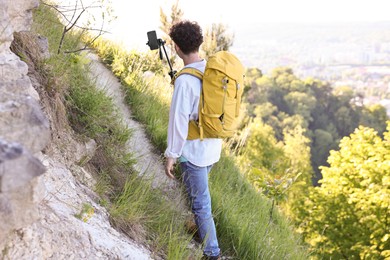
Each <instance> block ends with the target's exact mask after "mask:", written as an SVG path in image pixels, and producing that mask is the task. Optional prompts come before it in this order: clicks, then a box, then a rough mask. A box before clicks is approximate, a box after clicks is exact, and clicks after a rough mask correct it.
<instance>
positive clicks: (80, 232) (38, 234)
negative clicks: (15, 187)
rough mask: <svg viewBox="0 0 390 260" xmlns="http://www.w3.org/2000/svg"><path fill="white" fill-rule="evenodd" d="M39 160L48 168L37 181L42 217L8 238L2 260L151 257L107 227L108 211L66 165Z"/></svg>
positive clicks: (45, 158) (44, 158)
mask: <svg viewBox="0 0 390 260" xmlns="http://www.w3.org/2000/svg"><path fill="white" fill-rule="evenodd" d="M40 159H41V161H42V162H43V164H44V165H45V167H46V168H47V171H46V173H45V174H44V175H42V177H39V178H40V179H42V180H41V181H42V182H43V183H44V184H45V186H46V193H45V195H44V199H43V201H42V203H40V204H39V213H40V219H39V221H36V222H34V223H33V224H32V225H29V226H26V227H24V228H21V229H19V230H18V231H17V232H15V233H14V234H12V235H11V236H9V237H8V239H7V241H6V246H5V247H4V250H3V251H4V252H6V253H5V254H4V255H3V259H137V260H138V259H140V260H141V259H151V258H150V253H149V252H148V251H147V250H146V249H145V248H142V247H141V246H139V245H136V244H135V243H134V242H132V241H131V240H130V239H129V238H128V237H126V236H124V235H123V234H121V233H119V232H118V231H117V230H115V229H114V228H112V227H111V225H110V222H109V215H108V213H107V210H106V209H105V208H104V207H102V206H100V205H99V204H97V203H96V202H95V201H94V200H93V199H92V198H91V197H93V195H92V194H93V191H91V190H90V189H89V188H88V187H86V186H85V185H82V184H80V183H79V182H78V181H77V180H76V179H75V178H74V177H73V174H72V172H70V170H69V169H68V168H67V166H66V165H64V164H62V163H60V162H58V161H57V160H55V159H53V158H51V157H48V156H47V155H43V154H42V155H41V156H40ZM75 167H77V166H75ZM79 168H80V167H79ZM79 170H81V169H79ZM0 207H2V205H1V201H0Z"/></svg>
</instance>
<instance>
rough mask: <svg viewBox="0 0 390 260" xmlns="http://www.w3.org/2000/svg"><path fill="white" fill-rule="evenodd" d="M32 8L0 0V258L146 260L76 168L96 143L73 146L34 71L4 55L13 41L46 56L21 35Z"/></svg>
mask: <svg viewBox="0 0 390 260" xmlns="http://www.w3.org/2000/svg"><path fill="white" fill-rule="evenodd" d="M37 5H38V0H13V1H11V0H0V258H1V259H150V258H151V257H150V255H151V253H150V252H148V250H146V249H145V248H143V247H142V246H141V245H137V244H136V243H134V242H133V241H132V240H130V239H129V238H128V237H126V236H124V235H123V234H121V233H120V232H118V231H117V230H115V229H114V228H113V227H112V226H111V225H110V221H109V215H108V212H107V211H106V209H105V208H103V207H102V206H100V205H99V204H98V203H97V202H96V201H97V196H96V194H95V193H94V192H93V186H94V183H95V181H94V179H93V178H92V176H91V174H90V173H88V171H87V170H86V169H84V168H83V167H82V166H80V165H78V164H77V162H78V161H80V160H81V158H83V160H84V159H85V158H91V157H92V155H93V153H94V151H95V149H96V144H95V142H94V141H93V140H89V141H86V142H85V143H79V142H77V141H75V139H74V138H73V137H72V133H71V130H70V128H69V127H68V126H66V125H65V124H64V125H61V123H59V122H60V121H61V120H59V119H58V117H59V114H61V113H62V114H64V111H63V110H64V109H63V107H61V106H60V105H59V104H55V105H54V108H53V104H50V102H52V101H50V100H49V99H48V95H49V94H48V93H45V90H44V89H45V88H44V87H43V86H40V80H39V79H37V78H36V77H35V76H36V74H37V73H36V72H34V68H31V66H28V65H27V64H26V63H25V62H23V61H21V60H20V58H19V57H18V56H17V55H15V53H13V52H12V51H11V49H15V45H16V44H15V42H16V41H15V40H14V38H15V37H16V38H17V39H18V41H19V42H21V43H22V45H23V44H24V43H30V44H31V45H28V46H21V49H27V50H28V51H29V53H32V52H33V49H37V50H38V51H37V52H36V53H39V54H38V56H39V57H38V58H39V59H40V58H45V57H47V55H48V52H47V50H46V52H44V51H42V49H44V47H45V44H43V45H41V44H40V43H42V42H43V43H45V40H44V39H43V38H42V37H40V36H37V35H33V34H31V33H28V32H24V31H28V30H29V29H30V26H31V23H32V9H33V8H35V7H36V6H37ZM19 32H20V33H19ZM42 46H43V47H42ZM10 47H11V48H10ZM46 48H47V46H46ZM27 56H28V55H27ZM22 57H24V56H22ZM24 60H28V57H26V59H25V58H24ZM29 65H31V64H30V63H29ZM34 75H35V76H34ZM29 76H30V77H29ZM37 90H38V91H37ZM52 99H53V100H55V99H56V98H55V97H52Z"/></svg>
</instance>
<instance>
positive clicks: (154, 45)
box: [146, 31, 176, 79]
mask: <svg viewBox="0 0 390 260" xmlns="http://www.w3.org/2000/svg"><path fill="white" fill-rule="evenodd" d="M164 44H165V41H163V40H162V39H157V34H156V31H150V32H148V42H147V43H146V45H149V47H150V49H151V50H156V49H158V50H159V54H160V60H162V59H163V54H162V51H161V46H162V48H163V50H164V53H165V57H166V58H167V61H168V65H169V68H170V69H171V71H170V72H169V73H168V75H169V76H170V77H171V79H172V78H173V76H174V75H175V74H176V71H175V70H173V69H172V65H171V62H170V60H169V58H168V54H167V51H166V49H165V46H164Z"/></svg>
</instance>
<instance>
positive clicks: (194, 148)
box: [164, 60, 222, 167]
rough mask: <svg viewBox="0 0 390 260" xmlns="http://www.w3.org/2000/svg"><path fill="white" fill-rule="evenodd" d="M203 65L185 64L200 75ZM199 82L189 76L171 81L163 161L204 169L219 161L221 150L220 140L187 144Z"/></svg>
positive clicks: (199, 87)
mask: <svg viewBox="0 0 390 260" xmlns="http://www.w3.org/2000/svg"><path fill="white" fill-rule="evenodd" d="M205 66H206V61H205V60H202V61H200V62H195V63H191V64H188V65H187V66H186V67H192V68H195V69H198V70H200V71H202V72H204V69H205ZM201 88H202V84H201V81H200V80H199V79H198V78H196V77H194V76H191V75H188V74H183V75H180V76H179V77H178V78H177V79H176V80H175V90H174V91H173V96H172V102H171V108H170V111H169V123H168V143H167V144H168V147H167V149H166V150H165V153H164V155H165V157H172V158H179V157H180V156H182V157H184V158H185V159H186V160H188V161H189V162H191V163H192V164H194V165H197V166H200V167H205V166H209V165H211V164H214V163H216V162H218V161H219V158H220V156H221V150H222V139H217V138H205V139H203V141H201V140H200V139H196V140H187V135H188V123H189V121H190V120H196V119H198V106H199V98H200V90H201Z"/></svg>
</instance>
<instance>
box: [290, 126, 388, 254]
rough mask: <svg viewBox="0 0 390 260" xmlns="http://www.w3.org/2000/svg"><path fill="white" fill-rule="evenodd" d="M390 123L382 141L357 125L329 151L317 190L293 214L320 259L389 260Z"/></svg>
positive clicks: (376, 134) (371, 132)
mask: <svg viewBox="0 0 390 260" xmlns="http://www.w3.org/2000/svg"><path fill="white" fill-rule="evenodd" d="M389 130H390V122H389V123H388V128H387V132H385V133H384V139H381V137H380V136H378V133H377V132H376V131H375V130H374V129H372V128H368V127H359V128H358V129H356V130H355V132H354V133H353V134H351V136H350V137H345V138H343V139H342V140H341V142H340V150H339V151H332V152H331V155H330V157H329V160H328V161H329V164H330V166H329V167H322V168H321V170H322V175H323V179H322V180H321V181H320V183H321V186H320V187H315V188H312V189H311V190H310V195H309V197H308V199H307V200H306V201H305V207H302V208H301V209H300V210H301V211H300V212H299V213H298V214H297V216H299V217H300V218H301V232H302V233H303V234H304V237H305V238H306V240H307V241H308V242H309V243H310V244H311V245H312V249H313V251H314V252H315V253H316V254H317V255H318V256H321V257H325V258H332V259H341V258H343V259H384V258H387V257H390V236H389V228H390V156H389V155H390V145H389V144H390V132H389Z"/></svg>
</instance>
